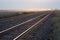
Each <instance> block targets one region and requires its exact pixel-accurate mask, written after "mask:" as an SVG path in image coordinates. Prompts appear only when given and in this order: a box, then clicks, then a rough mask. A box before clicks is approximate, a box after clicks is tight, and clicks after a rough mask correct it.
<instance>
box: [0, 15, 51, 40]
mask: <svg viewBox="0 0 60 40" xmlns="http://www.w3.org/2000/svg"><path fill="white" fill-rule="evenodd" d="M50 15H51V14H42V15H40V16H37V17H35V18H33V19H30V20H28V21H25V22H23V23H21V24H18V25H16V26H13V27H11V28H8V29H6V30H3V31H1V32H0V40H24V38H26V37H27V36H28V35H29V34H31V33H32V32H33V31H34V30H36V29H37V28H39V25H41V24H43V22H44V21H46V19H47V18H48V16H50Z"/></svg>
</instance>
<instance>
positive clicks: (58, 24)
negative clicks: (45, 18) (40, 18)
mask: <svg viewBox="0 0 60 40" xmlns="http://www.w3.org/2000/svg"><path fill="white" fill-rule="evenodd" d="M52 23H53V32H52V34H51V36H52V38H51V39H50V40H60V11H57V12H56V13H55V17H53V18H52Z"/></svg>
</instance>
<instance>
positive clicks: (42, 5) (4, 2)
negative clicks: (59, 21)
mask: <svg viewBox="0 0 60 40" xmlns="http://www.w3.org/2000/svg"><path fill="white" fill-rule="evenodd" d="M0 9H14V10H15V9H19V10H22V9H60V0H0Z"/></svg>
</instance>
